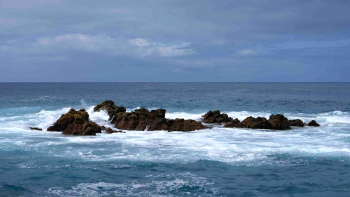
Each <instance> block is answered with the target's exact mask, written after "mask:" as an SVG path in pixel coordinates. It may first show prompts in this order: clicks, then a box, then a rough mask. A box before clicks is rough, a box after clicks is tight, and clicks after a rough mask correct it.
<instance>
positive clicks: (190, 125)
mask: <svg viewBox="0 0 350 197" xmlns="http://www.w3.org/2000/svg"><path fill="white" fill-rule="evenodd" d="M167 124H168V130H169V131H195V130H200V129H206V128H208V127H206V126H204V125H202V123H201V122H198V121H195V120H185V119H179V118H176V119H175V120H167Z"/></svg>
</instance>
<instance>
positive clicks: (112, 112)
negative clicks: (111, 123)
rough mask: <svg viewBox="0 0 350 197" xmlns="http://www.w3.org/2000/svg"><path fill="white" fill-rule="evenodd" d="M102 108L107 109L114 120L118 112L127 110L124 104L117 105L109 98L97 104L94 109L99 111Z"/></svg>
mask: <svg viewBox="0 0 350 197" xmlns="http://www.w3.org/2000/svg"><path fill="white" fill-rule="evenodd" d="M101 110H105V111H107V113H108V116H109V119H110V120H112V119H113V117H114V116H115V115H116V114H118V113H125V112H126V108H125V107H123V106H116V105H115V104H114V102H113V101H111V100H107V101H104V102H102V103H100V104H98V105H96V107H94V111H95V112H98V111H101Z"/></svg>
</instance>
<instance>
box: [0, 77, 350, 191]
mask: <svg viewBox="0 0 350 197" xmlns="http://www.w3.org/2000/svg"><path fill="white" fill-rule="evenodd" d="M349 98H350V83H0V177H1V178H0V196H317V197H318V196H349V195H350V178H349V177H350V176H349V175H350V173H349V172H350V143H349V142H350V99H349ZM106 99H111V100H114V101H115V103H116V104H117V105H123V106H125V107H127V109H128V110H133V109H135V108H137V107H146V108H150V109H153V108H165V109H167V114H166V117H168V118H176V117H180V118H191V119H200V118H201V115H202V114H204V113H205V112H206V111H208V110H214V109H219V110H221V111H223V112H225V113H228V114H229V115H230V116H231V117H234V118H239V119H241V120H242V119H244V118H245V117H247V116H250V115H252V116H264V117H268V116H269V115H270V114H271V113H283V114H285V115H286V116H287V117H288V118H300V119H302V120H304V121H309V120H311V119H315V120H317V122H319V123H320V124H321V127H317V128H314V127H304V128H293V129H292V130H290V131H283V132H269V131H266V130H249V129H238V128H223V127H221V126H215V127H214V128H213V129H207V130H201V131H195V132H191V133H181V132H172V133H168V132H165V131H156V132H148V131H141V132H140V131H126V133H115V134H104V133H102V134H98V135H97V136H92V137H87V136H85V137H79V136H74V137H73V136H63V135H61V134H60V133H51V132H45V131H31V130H29V127H30V126H37V127H41V128H43V129H44V130H45V129H46V128H47V127H48V126H50V125H51V124H52V123H53V122H54V121H55V120H56V119H58V118H59V117H60V115H61V114H63V113H65V112H67V111H68V110H69V108H70V107H75V108H86V109H87V110H88V112H89V114H90V118H91V119H92V120H93V121H95V122H97V123H99V124H101V125H108V124H109V122H108V121H106V120H107V119H108V116H107V114H106V113H105V112H97V113H95V112H93V110H92V108H93V106H94V105H96V104H98V103H99V102H102V101H104V100H106Z"/></svg>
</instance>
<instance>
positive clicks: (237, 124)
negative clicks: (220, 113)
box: [225, 118, 242, 128]
mask: <svg viewBox="0 0 350 197" xmlns="http://www.w3.org/2000/svg"><path fill="white" fill-rule="evenodd" d="M225 127H235V128H240V127H242V124H241V121H239V120H238V119H237V118H235V119H231V120H230V122H226V123H225Z"/></svg>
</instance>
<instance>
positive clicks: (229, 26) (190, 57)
mask: <svg viewBox="0 0 350 197" xmlns="http://www.w3.org/2000/svg"><path fill="white" fill-rule="evenodd" d="M349 7H350V2H348V1H340V0H334V1H328V0H318V1H304V0H296V1H289V0H281V1H273V0H264V1H261V0H252V1H243V0H238V1H231V0H222V1H213V0H201V1H200V3H198V1H186V0H174V1H163V0H143V1H137V0H128V1H114V0H106V1H102V2H101V1H90V0H88V1H86V0H76V1H68V0H53V1H44V0H33V1H30V2H28V1H26V0H11V1H7V0H0V27H1V28H0V60H1V63H0V69H1V70H2V72H1V73H0V81H73V80H78V81H79V80H81V81H349V80H350V79H349V77H348V76H347V75H345V74H344V73H347V72H349V71H350V68H349V65H350V60H349V58H348V54H349V53H350V41H349V38H348V35H350V29H349V26H350V14H349V11H348V8H349ZM48 68H50V69H48ZM67 68H69V70H70V72H71V74H67V73H66V70H67ZM101 68H103V69H101ZM82 70H83V71H84V74H85V75H84V76H80V75H78V72H81V71H82ZM101 70H102V71H101ZM106 70H109V71H110V73H107V74H106V73H105V71H106ZM115 73H118V74H115ZM310 73H312V74H310ZM33 74H35V75H39V77H38V78H33V77H30V76H33ZM56 76H59V77H56Z"/></svg>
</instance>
